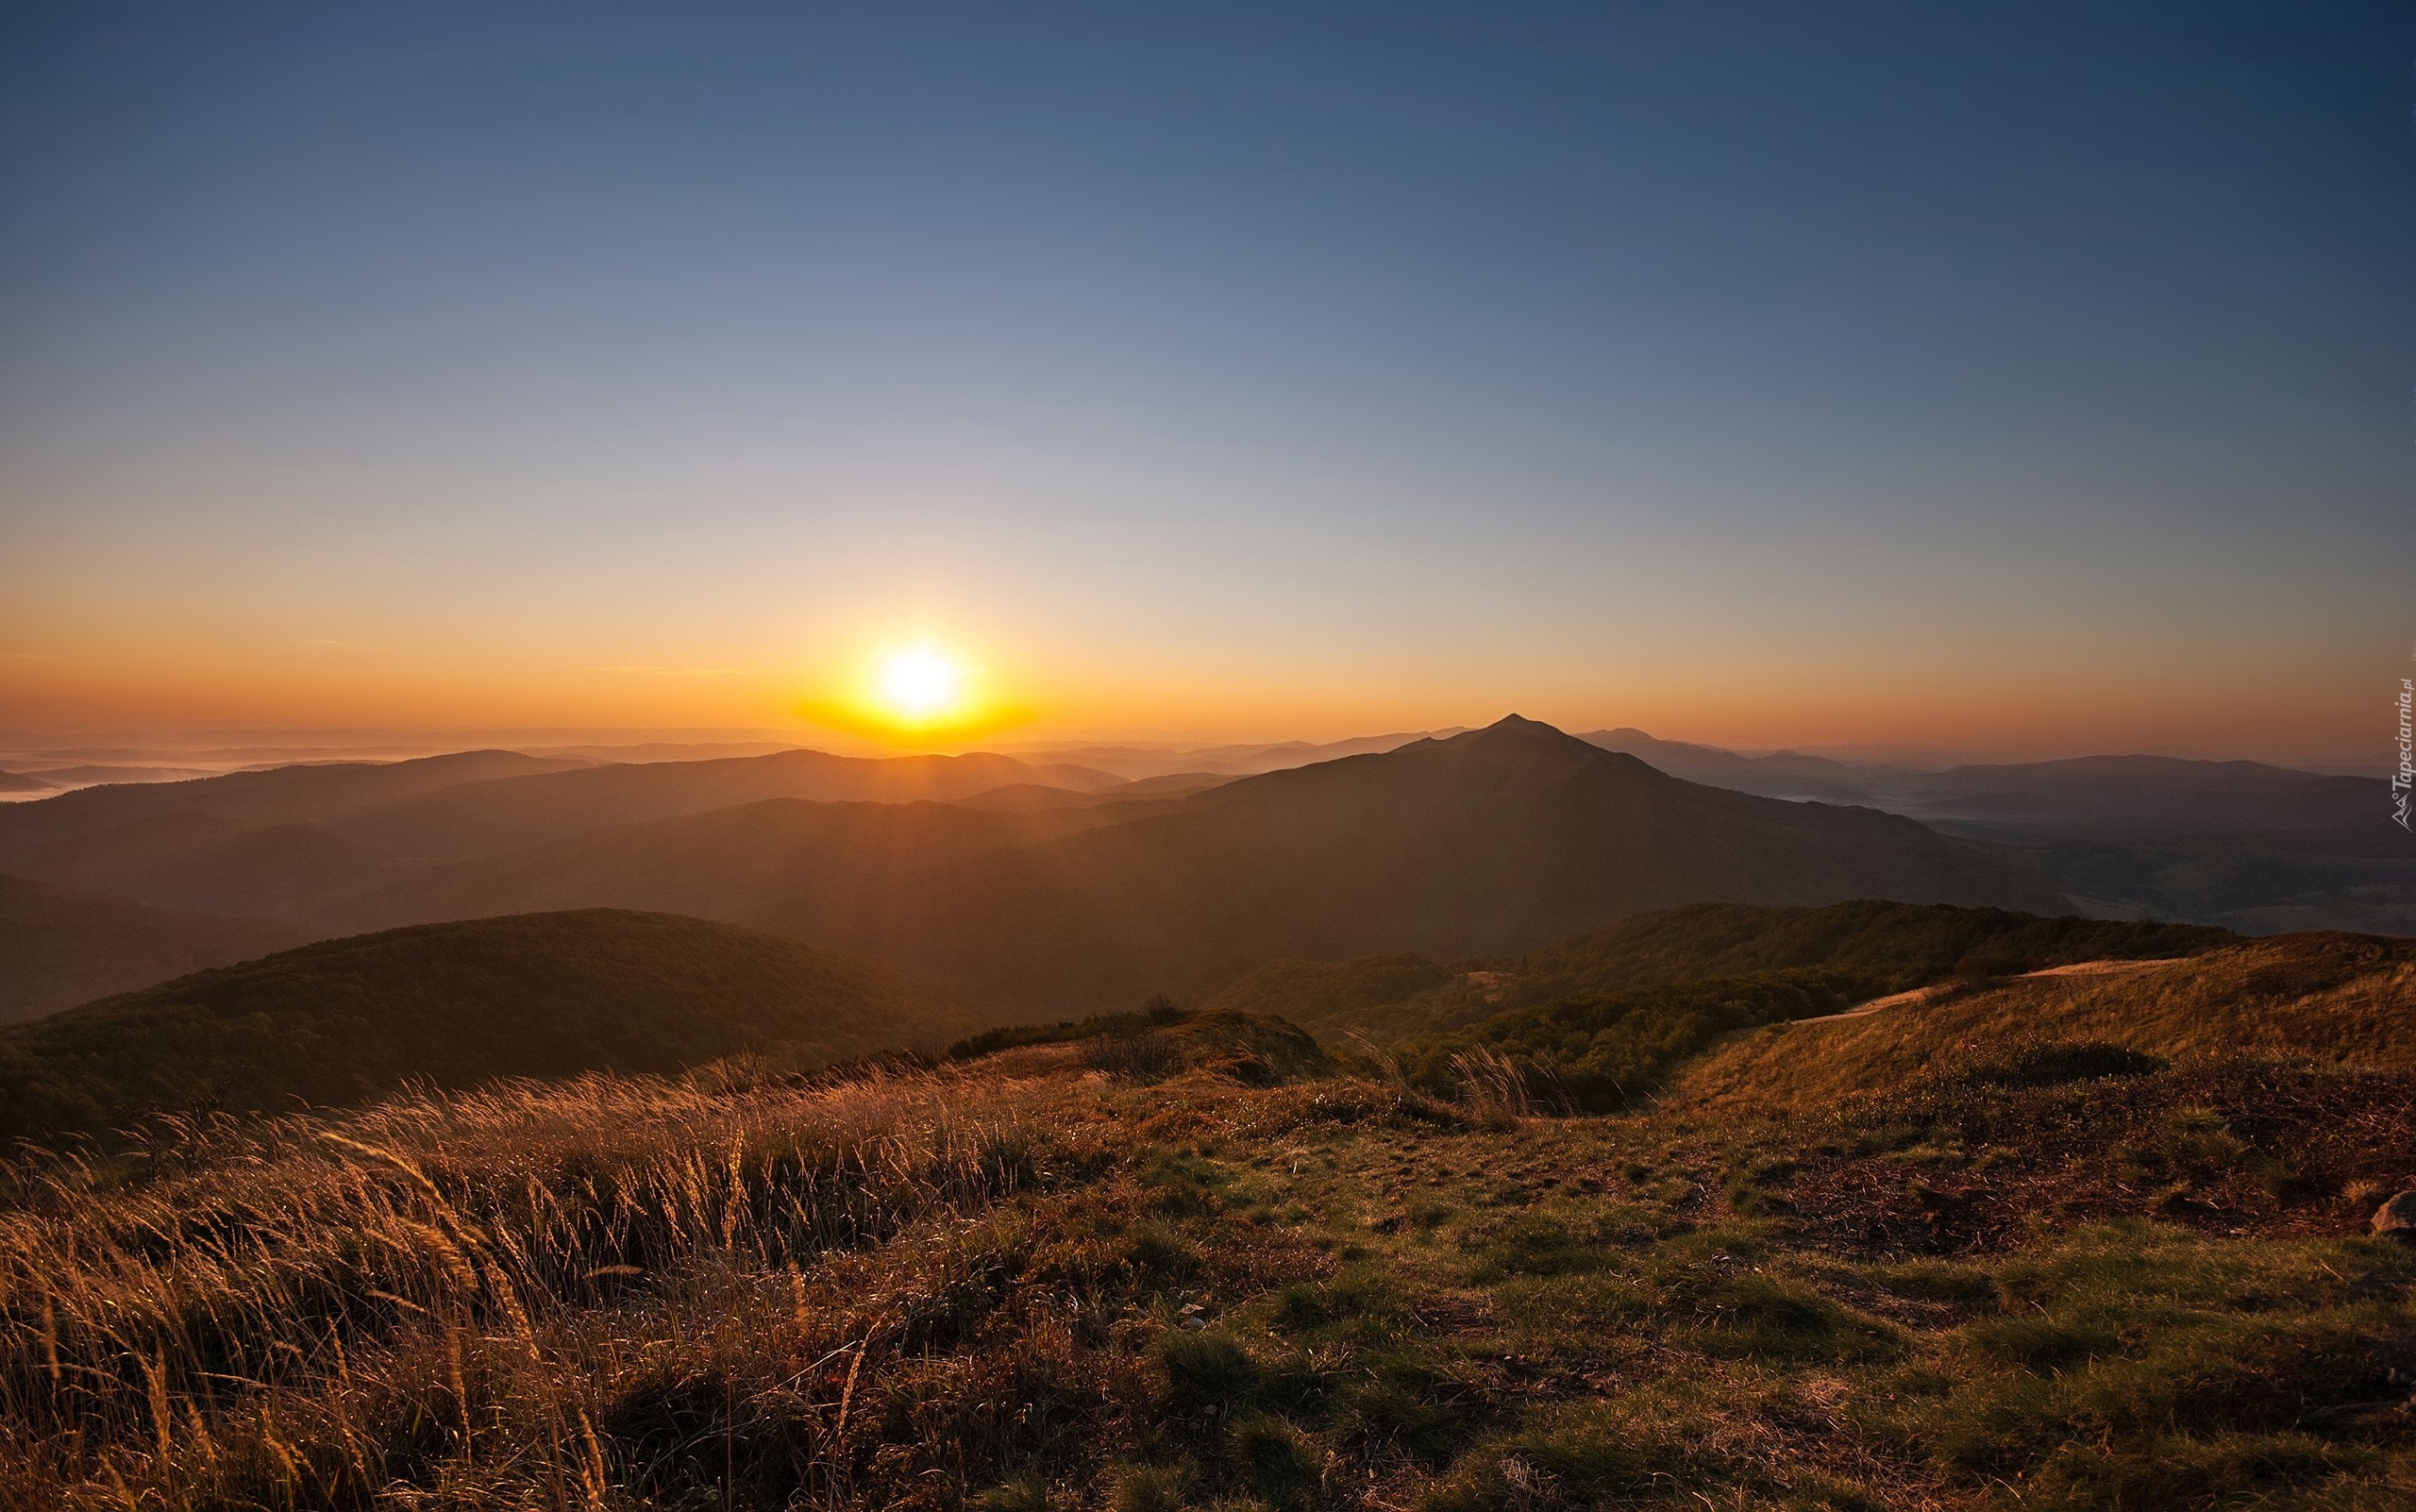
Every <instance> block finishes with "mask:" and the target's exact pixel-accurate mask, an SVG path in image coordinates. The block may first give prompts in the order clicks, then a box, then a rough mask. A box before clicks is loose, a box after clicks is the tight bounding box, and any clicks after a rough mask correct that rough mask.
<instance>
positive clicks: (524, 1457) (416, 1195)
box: [0, 1075, 1025, 1507]
mask: <svg viewBox="0 0 2416 1512" xmlns="http://www.w3.org/2000/svg"><path fill="white" fill-rule="evenodd" d="M1020 1090H1021V1088H1020V1086H1019V1084H1015V1083H1013V1082H1002V1081H993V1080H985V1081H982V1082H974V1081H971V1080H968V1079H965V1078H963V1077H959V1076H917V1077H912V1078H898V1077H889V1076H881V1075H874V1076H870V1077H866V1078H863V1079H859V1080H855V1081H850V1082H847V1083H843V1084H831V1085H823V1086H791V1087H785V1088H783V1087H769V1088H766V1087H757V1088H751V1089H745V1090H737V1091H725V1092H709V1091H704V1090H700V1089H698V1088H696V1087H694V1086H688V1085H681V1084H672V1083H665V1082H658V1081H650V1080H621V1079H613V1078H604V1077H593V1078H588V1079H585V1080H582V1081H580V1082H578V1083H573V1084H568V1085H564V1086H558V1087H541V1086H536V1085H527V1084H523V1085H508V1086H504V1087H502V1088H499V1089H495V1090H490V1091H486V1092H483V1093H478V1094H473V1095H465V1096H458V1097H450V1098H444V1099H422V1100H407V1101H402V1102H398V1103H392V1104H387V1105H384V1106H381V1107H379V1108H377V1109H374V1110H371V1111H370V1112H368V1113H366V1114H364V1115H362V1116H361V1117H357V1118H352V1119H348V1120H344V1121H342V1122H336V1123H321V1122H312V1121H299V1120H297V1121H289V1122H284V1123H279V1124H276V1125H272V1126H269V1127H268V1128H266V1129H264V1130H260V1131H258V1132H252V1133H244V1132H239V1131H234V1130H231V1129H220V1130H215V1131H212V1130H198V1131H190V1132H188V1133H187V1134H184V1135H182V1136H178V1135H176V1134H169V1135H167V1136H163V1137H162V1138H161V1139H160V1140H159V1142H157V1143H155V1144H154V1145H153V1146H152V1147H151V1148H150V1149H148V1150H147V1151H143V1155H142V1157H140V1158H138V1159H137V1160H135V1161H134V1162H132V1163H130V1164H131V1167H132V1168H135V1169H138V1170H139V1169H141V1168H142V1167H143V1166H146V1165H148V1166H154V1167H159V1168H164V1169H162V1170H158V1171H154V1172H152V1173H150V1174H149V1175H147V1176H146V1177H145V1179H143V1180H142V1181H140V1182H139V1183H135V1184H122V1182H123V1180H124V1177H125V1175H126V1171H127V1169H128V1168H129V1165H128V1163H113V1164H110V1165H109V1166H106V1167H100V1168H95V1167H92V1166H89V1165H86V1164H84V1163H82V1162H79V1161H77V1160H74V1159H59V1160H42V1159H41V1158H39V1157H35V1158H33V1159H31V1160H30V1161H29V1162H28V1163H21V1164H20V1165H19V1166H17V1167H16V1168H13V1169H12V1170H11V1171H10V1173H9V1174H10V1177H11V1179H12V1182H13V1184H14V1188H15V1189H14V1191H13V1192H12V1193H10V1194H9V1195H11V1196H12V1197H13V1198H14V1200H15V1201H14V1203H13V1206H12V1209H11V1210H9V1211H7V1212H5V1213H0V1425H4V1426H0V1431H5V1432H6V1434H7V1435H8V1441H7V1442H6V1443H5V1445H0V1463H4V1464H5V1469H0V1504H7V1505H10V1506H25V1507H32V1506H42V1505H60V1506H66V1505H76V1504H98V1505H111V1504H113V1505H121V1506H126V1505H168V1506H200V1505H215V1504H271V1505H274V1504H290V1505H294V1506H316V1505H331V1504H344V1503H347V1502H354V1501H359V1500H361V1499H363V1498H366V1497H368V1496H370V1495H372V1494H373V1493H375V1492H377V1491H378V1490H379V1488H384V1492H385V1496H386V1499H387V1500H389V1501H392V1500H396V1499H397V1498H396V1494H395V1491H396V1487H402V1488H404V1489H406V1490H408V1488H410V1487H411V1486H413V1485H414V1484H415V1483H416V1484H417V1485H418V1486H419V1487H420V1488H421V1489H422V1490H424V1491H425V1492H426V1494H427V1495H428V1497H429V1498H431V1499H432V1500H433V1501H437V1502H442V1501H445V1500H448V1499H450V1498H452V1497H454V1496H456V1495H467V1494H470V1493H471V1491H472V1488H473V1487H478V1489H479V1491H480V1493H481V1496H482V1498H483V1499H485V1500H490V1501H496V1502H500V1503H503V1504H512V1503H514V1502H519V1501H526V1500H535V1501H538V1502H543V1503H545V1504H584V1503H595V1502H599V1501H601V1500H604V1499H605V1498H604V1487H605V1484H606V1481H607V1479H608V1476H607V1472H606V1468H605V1466H604V1465H603V1464H602V1462H601V1458H600V1456H601V1454H602V1453H603V1452H602V1450H601V1449H600V1447H599V1441H598V1438H597V1432H598V1429H597V1426H596V1423H597V1420H598V1418H599V1416H601V1415H603V1414H605V1413H607V1412H608V1411H610V1410H612V1407H613V1404H614V1403H615V1402H616V1400H617V1399H618V1398H619V1397H620V1396H621V1395H623V1393H624V1392H625V1389H626V1386H627V1384H628V1382H629V1379H630V1378H631V1376H632V1375H633V1374H643V1373H644V1372H646V1371H647V1370H650V1369H655V1368H657V1367H658V1366H659V1365H661V1364H662V1363H663V1352H664V1351H666V1350H667V1351H670V1352H674V1353H676V1352H678V1350H679V1345H680V1343H681V1338H680V1335H681V1332H682V1330H685V1329H690V1328H695V1327H697V1326H702V1327H704V1328H706V1329H707V1330H709V1331H713V1330H720V1331H738V1332H739V1333H740V1334H743V1336H744V1337H745V1339H746V1342H747V1347H748V1348H749V1349H754V1350H762V1351H767V1352H772V1353H773V1354H776V1355H780V1356H781V1357H782V1358H783V1359H784V1360H787V1359H793V1360H794V1362H795V1365H796V1367H797V1369H796V1371H793V1372H790V1373H793V1374H799V1379H800V1380H803V1381H808V1382H810V1381H811V1380H812V1379H813V1361H814V1359H815V1358H816V1357H817V1356H818V1355H827V1354H829V1353H830V1352H831V1351H832V1350H834V1349H842V1348H844V1347H845V1346H847V1344H848V1343H849V1342H850V1341H852V1343H853V1346H854V1348H855V1349H856V1351H857V1352H858V1356H859V1357H861V1355H862V1352H863V1351H864V1348H865V1347H866V1344H867V1342H868V1340H870V1339H871V1338H872V1337H873V1336H874V1335H876V1334H877V1333H878V1332H879V1331H880V1330H881V1329H884V1328H886V1329H890V1330H893V1331H894V1330H896V1329H898V1328H902V1327H911V1326H912V1323H913V1319H912V1317H911V1313H912V1309H911V1307H909V1308H906V1309H905V1310H904V1311H902V1312H897V1313H883V1312H882V1311H881V1298H880V1296H879V1295H878V1294H877V1293H875V1292H870V1291H867V1292H864V1293H861V1294H859V1295H857V1296H855V1297H853V1298H851V1299H848V1301H847V1305H843V1306H838V1307H831V1306H829V1305H827V1304H826V1305H824V1306H821V1307H817V1308H812V1309H809V1308H808V1307H807V1306H806V1305H805V1300H806V1293H807V1292H808V1291H809V1290H820V1289H823V1287H822V1285H820V1284H818V1285H816V1286H814V1287H809V1286H808V1285H807V1283H806V1280H805V1272H806V1270H807V1269H808V1268H814V1267H815V1265H816V1262H817V1260H819V1259H820V1258H821V1257H823V1256H825V1255H826V1254H829V1253H831V1252H835V1251H848V1250H859V1249H863V1248H864V1247H865V1246H867V1245H869V1244H872V1243H874V1242H876V1241H883V1240H891V1241H894V1240H897V1239H898V1238H900V1237H901V1236H909V1235H913V1234H914V1231H917V1230H918V1229H929V1230H930V1231H931V1232H930V1233H929V1234H928V1235H925V1236H924V1240H925V1243H926V1244H930V1243H936V1244H937V1245H938V1250H939V1252H935V1253H933V1254H931V1255H925V1256H922V1257H920V1258H922V1259H924V1260H925V1261H926V1262H927V1263H929V1264H932V1265H937V1266H938V1267H940V1268H942V1269H943V1270H945V1269H946V1268H947V1267H948V1265H949V1264H951V1263H952V1261H951V1259H950V1257H949V1255H948V1254H947V1253H945V1252H946V1251H947V1250H948V1246H949V1244H950V1243H953V1242H954V1240H955V1236H956V1235H957V1234H958V1233H959V1229H960V1227H961V1226H962V1225H967V1224H974V1223H978V1222H979V1221H980V1219H981V1218H982V1215H983V1214H984V1213H985V1212H986V1211H987V1209H988V1207H989V1205H990V1202H991V1200H992V1199H993V1198H994V1197H995V1196H996V1195H997V1194H998V1193H999V1192H1001V1191H1003V1190H1005V1189H1007V1188H1009V1187H1011V1186H1012V1185H1013V1184H1015V1182H1016V1181H1017V1180H1018V1179H1019V1178H1020V1175H1021V1174H1022V1172H1021V1167H1020V1165H1019V1162H1020V1156H1019V1154H1018V1153H1017V1151H1018V1149H1019V1146H1018V1143H1017V1132H1016V1131H1017V1119H1018V1118H1019V1117H1022V1116H1023V1113H1024V1111H1025V1109H1024V1106H1023V1104H1022V1102H1021V1100H1019V1098H1018V1093H1019V1091H1020ZM906 1248H913V1245H911V1244H910V1245H908V1246H906ZM822 1269H823V1270H827V1269H828V1268H827V1267H825V1268H822ZM666 1281H668V1282H672V1283H673V1284H675V1285H676V1286H677V1287H680V1288H686V1287H696V1286H702V1287H704V1288H706V1289H708V1290H711V1291H713V1292H715V1293H717V1294H719V1302H717V1304H716V1305H715V1307H714V1308H713V1309H712V1310H711V1311H709V1312H705V1313H702V1314H690V1313H688V1312H687V1311H686V1310H685V1309H682V1310H681V1316H679V1318H677V1319H675V1321H674V1324H673V1326H670V1327H668V1328H667V1329H664V1330H658V1329H657V1328H655V1327H652V1326H649V1325H650V1321H652V1320H650V1319H648V1318H647V1316H646V1310H645V1309H642V1308H641V1309H635V1310H631V1309H629V1308H625V1307H618V1306H614V1305H613V1304H614V1303H615V1302H616V1301H618V1300H620V1299H623V1298H625V1297H629V1296H633V1295H639V1294H642V1293H643V1292H644V1290H645V1288H646V1287H648V1286H649V1285H655V1284H660V1283H663V1282H666ZM824 1281H825V1282H827V1277H826V1278H824ZM826 1301H827V1300H826ZM599 1325H602V1326H599ZM843 1363H844V1362H843ZM800 1372H801V1374H800ZM403 1420H407V1425H406V1426H404V1427H402V1428H400V1429H398V1426H397V1424H398V1421H403ZM831 1431H832V1432H834V1433H835V1432H838V1431H840V1427H839V1425H838V1424H837V1423H836V1422H835V1421H833V1422H832V1423H831ZM402 1499H403V1500H408V1499H409V1498H408V1497H407V1496H406V1497H403V1498H402Z"/></svg>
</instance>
